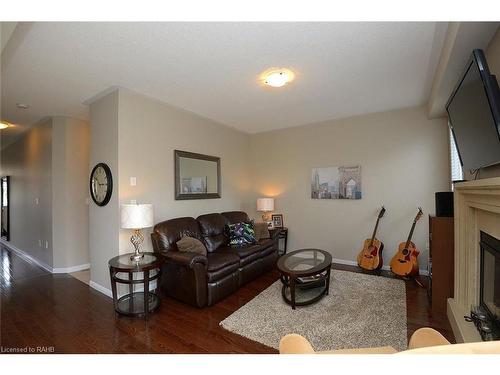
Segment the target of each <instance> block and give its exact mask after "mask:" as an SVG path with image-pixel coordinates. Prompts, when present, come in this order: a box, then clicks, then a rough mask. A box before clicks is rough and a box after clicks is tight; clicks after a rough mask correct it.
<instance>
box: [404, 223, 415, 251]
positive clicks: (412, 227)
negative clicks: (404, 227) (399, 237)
mask: <svg viewBox="0 0 500 375" xmlns="http://www.w3.org/2000/svg"><path fill="white" fill-rule="evenodd" d="M415 225H417V222H416V221H414V222H413V225H412V226H411V230H410V233H409V234H408V239H407V240H406V244H405V249H408V247H409V246H410V242H411V238H412V237H413V231H414V230H415Z"/></svg>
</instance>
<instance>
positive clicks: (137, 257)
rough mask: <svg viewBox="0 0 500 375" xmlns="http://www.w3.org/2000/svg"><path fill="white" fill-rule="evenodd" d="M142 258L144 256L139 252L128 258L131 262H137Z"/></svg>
mask: <svg viewBox="0 0 500 375" xmlns="http://www.w3.org/2000/svg"><path fill="white" fill-rule="evenodd" d="M142 258H144V254H142V253H139V252H135V253H133V254H132V255H131V256H130V260H131V261H132V262H139V261H140V260H141V259H142Z"/></svg>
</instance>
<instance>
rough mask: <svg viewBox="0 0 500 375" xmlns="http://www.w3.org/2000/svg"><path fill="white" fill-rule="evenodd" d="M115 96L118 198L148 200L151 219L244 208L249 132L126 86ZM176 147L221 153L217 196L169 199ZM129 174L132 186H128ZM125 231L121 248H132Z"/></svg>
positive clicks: (247, 189) (247, 184)
mask: <svg viewBox="0 0 500 375" xmlns="http://www.w3.org/2000/svg"><path fill="white" fill-rule="evenodd" d="M119 102H120V105H119V106H120V111H119V147H118V148H119V153H118V156H119V181H120V182H119V195H120V203H130V200H132V199H134V200H137V202H138V203H152V204H153V205H154V211H155V222H160V221H162V220H167V219H170V218H174V217H179V216H194V217H196V216H198V215H201V214H204V213H209V212H221V211H225V210H235V209H236V210H237V209H241V208H247V207H245V205H244V202H245V201H246V199H247V196H248V192H249V170H248V166H249V138H250V137H249V135H247V134H244V133H242V132H240V131H237V130H234V129H232V128H228V127H226V126H223V125H221V124H218V123H216V122H214V121H211V120H208V119H205V118H203V117H200V116H198V115H196V114H194V113H192V112H188V111H184V110H182V109H179V108H176V107H172V106H170V105H168V104H165V103H163V102H160V101H157V100H155V99H152V98H148V97H145V96H142V95H139V94H136V93H134V92H131V91H128V90H120V100H119ZM176 149H177V150H183V151H190V152H196V153H200V154H207V155H212V156H218V157H220V158H221V174H222V197H221V198H220V199H201V200H188V201H176V200H175V199H174V150H176ZM130 177H136V178H137V186H130ZM150 232H151V228H149V229H146V230H145V233H144V234H145V237H146V241H145V244H144V246H143V247H144V249H146V250H151V249H152V247H151V240H150V235H149V233H150ZM130 234H131V233H130V231H127V230H122V231H121V236H120V251H121V252H129V251H131V249H132V245H131V244H130V242H129V238H130Z"/></svg>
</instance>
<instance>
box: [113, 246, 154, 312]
mask: <svg viewBox="0 0 500 375" xmlns="http://www.w3.org/2000/svg"><path fill="white" fill-rule="evenodd" d="M143 254H144V257H143V258H142V259H141V260H140V261H138V262H136V261H133V260H130V255H132V254H123V255H119V256H116V257H114V258H112V259H111V260H110V261H109V262H108V263H109V275H110V277H111V290H112V292H113V305H114V308H115V311H116V312H117V313H118V314H121V315H127V316H143V317H144V319H146V320H147V319H148V315H149V313H152V312H153V311H156V310H157V309H158V308H159V307H160V304H161V298H160V293H159V279H160V276H161V265H162V263H163V258H162V256H161V255H160V254H157V253H143ZM153 271H156V273H154V274H153V275H152V274H151V273H152V272H153ZM136 273H140V274H142V276H143V277H142V279H141V278H134V274H136ZM119 274H128V278H127V279H123V278H121V277H120V276H121V275H119ZM153 280H158V281H157V282H156V285H157V287H156V289H155V290H154V291H149V284H150V282H151V281H153ZM117 283H118V284H126V285H128V286H129V290H128V291H129V292H128V294H125V295H123V296H121V297H120V298H118V291H117ZM137 284H142V285H143V288H144V289H143V290H142V291H138V292H136V291H134V285H137Z"/></svg>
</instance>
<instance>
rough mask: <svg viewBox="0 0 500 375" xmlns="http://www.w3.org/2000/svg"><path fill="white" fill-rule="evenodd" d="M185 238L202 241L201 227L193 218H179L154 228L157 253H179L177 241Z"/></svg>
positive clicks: (154, 244) (154, 243) (154, 242)
mask: <svg viewBox="0 0 500 375" xmlns="http://www.w3.org/2000/svg"><path fill="white" fill-rule="evenodd" d="M183 236H189V237H193V238H197V239H199V240H201V239H202V235H201V231H200V226H199V225H198V222H197V221H196V220H195V219H194V218H192V217H179V218H176V219H171V220H166V221H163V222H161V223H158V224H156V225H155V226H154V228H153V246H154V247H155V251H159V252H165V251H170V250H174V251H177V250H178V248H177V241H179V240H180V239H181V238H182V237H183Z"/></svg>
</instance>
